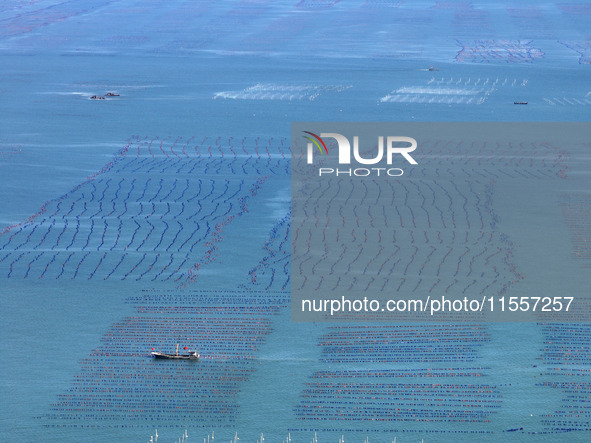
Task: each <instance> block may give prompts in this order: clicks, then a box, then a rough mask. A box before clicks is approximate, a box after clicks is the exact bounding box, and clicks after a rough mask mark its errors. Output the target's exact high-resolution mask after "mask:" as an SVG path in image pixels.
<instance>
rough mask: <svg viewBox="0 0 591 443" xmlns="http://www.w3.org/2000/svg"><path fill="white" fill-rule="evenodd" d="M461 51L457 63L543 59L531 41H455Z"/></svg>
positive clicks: (527, 61) (512, 61)
mask: <svg viewBox="0 0 591 443" xmlns="http://www.w3.org/2000/svg"><path fill="white" fill-rule="evenodd" d="M457 44H458V46H461V48H462V49H460V51H459V52H458V54H457V55H456V58H455V60H456V61H457V62H471V63H494V62H506V63H531V62H533V61H534V60H536V59H539V58H542V57H544V53H543V52H542V51H541V50H540V49H538V48H536V47H534V46H533V44H532V41H531V40H474V41H469V42H465V41H459V40H458V41H457Z"/></svg>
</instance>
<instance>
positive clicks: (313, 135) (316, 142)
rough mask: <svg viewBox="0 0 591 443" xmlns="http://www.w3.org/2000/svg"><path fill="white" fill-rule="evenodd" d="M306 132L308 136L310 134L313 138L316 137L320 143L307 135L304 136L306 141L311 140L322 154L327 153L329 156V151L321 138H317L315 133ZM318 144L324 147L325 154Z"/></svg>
mask: <svg viewBox="0 0 591 443" xmlns="http://www.w3.org/2000/svg"><path fill="white" fill-rule="evenodd" d="M304 132H305V133H306V134H310V135H311V136H312V137H314V138H315V139H316V140H318V141H316V140H314V138H312V137H308V136H307V135H304V136H303V137H304V138H305V139H306V140H310V141H311V142H312V143H314V144H315V145H316V146H318V150H319V151H320V153H321V154H324V152H326V153H327V154H328V149H327V147H326V145H325V144H324V142H323V141H322V139H321V138H320V137H319V136H317V135H316V134H314V133H313V132H309V131H304ZM318 142H320V143H321V144H322V146H323V147H324V152H323V151H322V148H321V147H320V144H319V143H318ZM310 152H311V151H310Z"/></svg>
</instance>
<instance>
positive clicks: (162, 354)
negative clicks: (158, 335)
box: [152, 344, 199, 361]
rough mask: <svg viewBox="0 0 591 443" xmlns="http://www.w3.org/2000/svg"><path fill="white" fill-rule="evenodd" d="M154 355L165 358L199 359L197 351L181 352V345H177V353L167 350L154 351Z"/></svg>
mask: <svg viewBox="0 0 591 443" xmlns="http://www.w3.org/2000/svg"><path fill="white" fill-rule="evenodd" d="M152 357H154V358H158V359H165V360H196V361H198V360H199V353H197V351H188V354H179V345H178V344H177V345H176V353H174V354H167V353H165V352H157V351H152Z"/></svg>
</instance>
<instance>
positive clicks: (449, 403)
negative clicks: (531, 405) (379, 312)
mask: <svg viewBox="0 0 591 443" xmlns="http://www.w3.org/2000/svg"><path fill="white" fill-rule="evenodd" d="M488 342H490V337H489V335H488V333H487V330H486V327H485V326H483V325H478V324H476V325H472V324H466V325H461V326H453V325H428V326H426V325H405V326H389V325H388V326H331V327H329V328H328V330H327V332H326V333H325V334H324V335H322V336H321V337H320V338H319V341H318V343H317V346H320V347H321V349H322V353H321V357H320V359H321V361H322V362H323V363H325V364H327V365H329V366H327V368H329V369H326V370H322V371H316V372H314V373H313V374H312V376H311V377H309V378H308V382H307V383H306V384H305V388H304V389H303V390H302V392H301V393H300V402H299V404H298V405H297V407H296V408H295V413H296V416H297V418H298V419H299V420H302V421H303V422H304V423H314V425H315V426H331V425H332V424H330V423H331V422H333V423H335V422H340V423H347V426H351V427H358V428H359V429H360V430H363V426H364V423H366V422H371V423H372V424H373V425H374V426H378V428H379V427H380V423H382V424H384V426H385V427H384V428H383V431H384V432H386V430H388V431H396V432H417V431H422V432H452V433H453V432H455V431H454V430H457V429H458V428H457V424H458V423H462V424H463V425H462V426H464V427H463V428H462V429H463V431H464V432H469V433H487V432H490V431H487V430H485V428H486V426H484V424H485V423H488V422H490V421H491V419H492V418H493V416H494V414H496V413H497V411H498V410H499V408H501V405H502V396H501V392H500V390H499V389H498V388H497V387H496V386H492V385H490V384H487V383H486V382H485V381H484V378H485V377H486V375H487V374H486V372H487V369H488V368H483V367H474V366H467V367H463V366H458V364H459V365H463V364H465V363H468V362H471V363H475V361H476V360H477V359H478V358H480V357H479V356H478V348H479V347H480V346H481V345H482V344H484V343H488ZM417 363H419V364H421V366H420V367H416V368H414V369H411V368H413V367H414V365H415V364H417ZM393 365H394V366H393ZM353 368H354V369H353ZM443 423H446V424H445V425H443V426H442V424H443ZM450 423H455V426H453V425H452V426H449V424H450ZM341 426H342V425H341Z"/></svg>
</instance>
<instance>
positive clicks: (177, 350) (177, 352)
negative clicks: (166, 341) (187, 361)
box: [176, 343, 179, 356]
mask: <svg viewBox="0 0 591 443" xmlns="http://www.w3.org/2000/svg"><path fill="white" fill-rule="evenodd" d="M176 355H177V356H178V355H179V344H178V343H177V344H176Z"/></svg>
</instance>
